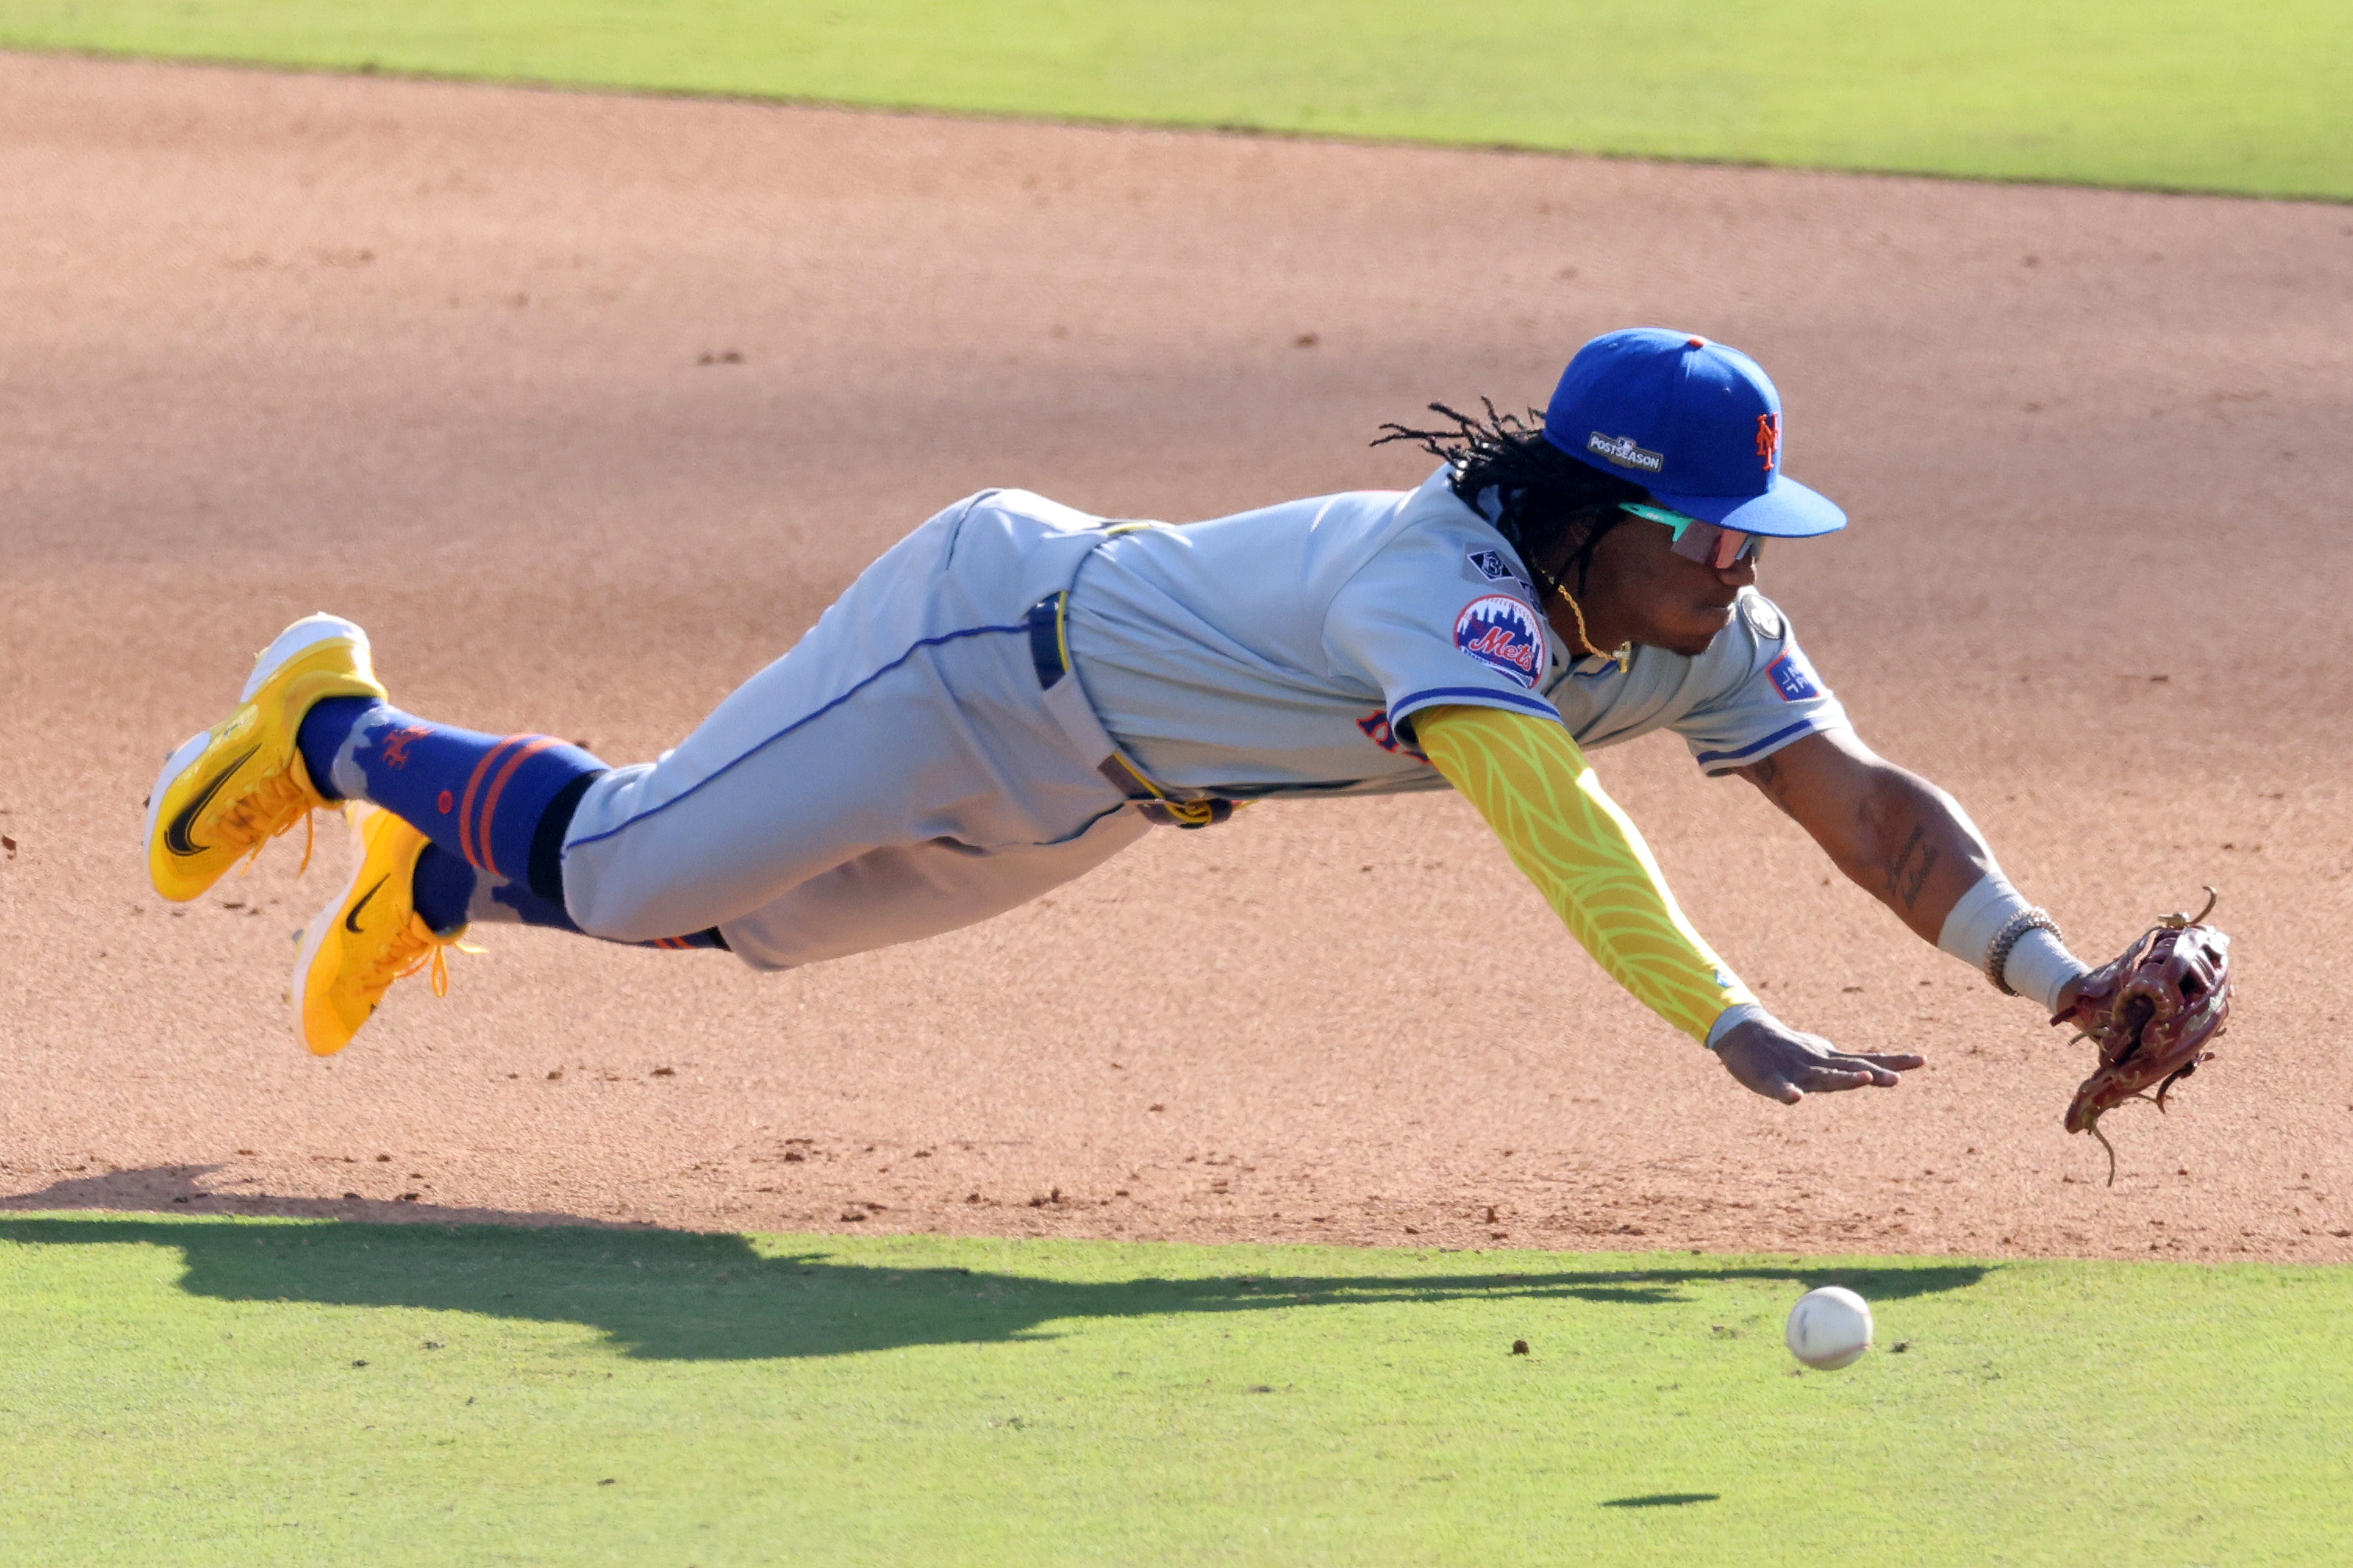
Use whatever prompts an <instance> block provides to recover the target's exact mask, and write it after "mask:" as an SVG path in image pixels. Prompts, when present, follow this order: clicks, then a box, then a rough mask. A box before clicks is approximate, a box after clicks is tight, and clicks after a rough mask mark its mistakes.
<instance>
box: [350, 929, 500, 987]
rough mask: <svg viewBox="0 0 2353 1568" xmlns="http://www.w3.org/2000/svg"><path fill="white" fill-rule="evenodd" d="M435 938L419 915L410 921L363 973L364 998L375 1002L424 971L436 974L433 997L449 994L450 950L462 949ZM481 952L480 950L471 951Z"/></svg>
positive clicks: (361, 984)
mask: <svg viewBox="0 0 2353 1568" xmlns="http://www.w3.org/2000/svg"><path fill="white" fill-rule="evenodd" d="M458 945H459V944H458V943H456V942H445V941H443V940H442V939H441V938H439V937H438V936H435V935H434V934H433V932H432V931H431V930H430V929H429V928H428V927H427V925H426V923H425V922H424V921H421V920H419V919H417V917H416V916H415V915H411V916H409V917H408V926H407V929H406V930H405V931H401V932H400V933H399V934H398V935H396V936H395V937H394V938H393V939H392V941H391V942H388V943H386V944H385V950H384V952H382V953H380V954H379V955H377V957H376V959H375V962H374V963H370V964H369V965H368V966H367V967H366V968H365V969H364V970H362V971H361V972H360V981H359V992H360V994H361V995H363V996H364V997H366V998H367V999H368V1000H369V1001H371V1002H374V1001H377V1000H380V999H381V998H382V997H383V995H384V994H385V992H387V991H389V990H391V989H392V983H393V982H394V981H396V980H406V979H407V978H408V977H409V976H410V975H412V974H415V973H417V972H418V971H420V970H424V969H428V968H429V969H430V970H432V972H433V994H435V995H436V996H447V995H448V994H449V958H448V952H449V949H451V948H453V947H456V946H458ZM467 951H469V952H478V951H480V950H479V949H468V950H467Z"/></svg>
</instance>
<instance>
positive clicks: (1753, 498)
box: [1544, 327, 1846, 539]
mask: <svg viewBox="0 0 2353 1568" xmlns="http://www.w3.org/2000/svg"><path fill="white" fill-rule="evenodd" d="M1544 433H1545V439H1546V440H1547V441H1550V442H1551V443H1552V444H1553V445H1554V446H1556V447H1559V448H1560V449H1561V450H1562V451H1564V452H1566V453H1567V454H1568V455H1569V456H1570V457H1572V458H1577V460H1578V461H1579V462H1583V463H1588V464H1590V465H1592V466H1593V467H1594V468H1599V469H1600V470H1601V471H1602V472H1603V473H1606V474H1615V475H1617V476H1618V477H1619V478H1620V479H1631V480H1633V481H1634V482H1635V483H1636V484H1639V485H1641V487H1642V488H1643V489H1647V490H1649V491H1650V492H1651V495H1653V496H1655V497H1657V498H1658V501H1659V504H1660V505H1661V506H1665V507H1672V508H1673V509H1674V510H1677V511H1680V512H1683V513H1685V514H1686V515H1688V516H1691V517H1695V518H1698V519H1700V520H1701V521H1704V522H1714V523H1721V524H1722V525H1723V526H1725V528H1737V529H1741V530H1745V531H1747V532H1749V533H1761V534H1765V535H1767V537H1770V538H1774V539H1804V538H1808V537H1810V536H1811V535H1813V534H1817V533H1833V532H1836V531H1838V530H1840V529H1841V528H1844V527H1845V526H1846V513H1845V512H1843V511H1841V510H1839V508H1838V505H1837V503H1836V502H1834V501H1832V500H1831V499H1830V498H1829V497H1827V496H1824V495H1821V494H1820V493H1819V492H1817V491H1814V490H1810V489H1807V488H1806V487H1805V486H1803V485H1801V484H1799V482H1798V481H1797V480H1795V479H1789V478H1788V477H1787V476H1785V475H1784V474H1783V473H1782V472H1781V395H1780V394H1779V393H1778V392H1777V391H1775V390H1774V388H1773V378H1772V377H1770V376H1768V375H1767V374H1765V372H1764V370H1763V368H1762V367H1761V366H1759V365H1758V364H1757V362H1756V361H1755V360H1753V359H1750V358H1749V357H1748V356H1747V355H1746V354H1745V353H1741V352H1740V351H1739V350H1738V349H1734V348H1726V347H1725V345H1724V344H1722V343H1713V342H1708V341H1707V340H1706V339H1705V338H1703V337H1700V336H1697V335H1696V334H1694V333H1691V332H1673V331H1667V330H1666V329H1665V328H1664V327H1632V328H1629V329H1628V330H1627V331H1622V332H1606V333H1604V334H1603V335H1601V336H1600V337H1598V338H1596V339H1594V340H1593V341H1592V342H1589V343H1588V344H1586V345H1585V346H1584V347H1583V348H1581V349H1579V350H1577V357H1576V358H1575V359H1573V360H1570V361H1569V362H1568V369H1567V371H1565V372H1563V373H1562V374H1561V378H1560V386H1559V388H1558V389H1557V390H1556V391H1555V392H1554V393H1553V395H1552V403H1551V404H1550V405H1548V406H1547V407H1546V409H1545V422H1544Z"/></svg>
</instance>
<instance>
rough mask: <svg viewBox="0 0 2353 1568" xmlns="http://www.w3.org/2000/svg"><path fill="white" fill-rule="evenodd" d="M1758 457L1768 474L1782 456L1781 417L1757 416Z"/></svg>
mask: <svg viewBox="0 0 2353 1568" xmlns="http://www.w3.org/2000/svg"><path fill="white" fill-rule="evenodd" d="M1780 456H1781V416H1779V415H1778V414H1759V415H1758V416H1757V458H1758V460H1759V462H1760V463H1761V465H1762V466H1763V468H1764V469H1765V471H1766V472H1767V473H1768V474H1769V473H1771V472H1772V471H1773V465H1774V463H1776V462H1777V461H1778V460H1779V458H1780Z"/></svg>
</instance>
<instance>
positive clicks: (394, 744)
mask: <svg viewBox="0 0 2353 1568" xmlns="http://www.w3.org/2000/svg"><path fill="white" fill-rule="evenodd" d="M431 733H433V729H432V726H430V725H427V724H410V725H407V726H406V727H404V728H402V729H398V730H395V731H393V732H392V733H390V734H389V735H386V736H385V738H384V742H383V746H384V765H385V767H388V768H405V767H406V766H407V765H408V743H409V742H411V741H421V740H423V739H424V738H425V737H426V736H427V735H430V734H431Z"/></svg>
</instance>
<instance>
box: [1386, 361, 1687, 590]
mask: <svg viewBox="0 0 2353 1568" xmlns="http://www.w3.org/2000/svg"><path fill="white" fill-rule="evenodd" d="M1479 401H1480V404H1481V405H1482V406H1483V407H1484V408H1485V409H1486V411H1487V412H1486V416H1485V417H1484V418H1477V417H1473V416H1471V415H1468V414H1464V413H1462V412H1461V411H1460V410H1457V409H1453V408H1449V407H1448V406H1447V405H1445V404H1443V403H1433V404H1431V405H1430V412H1431V413H1432V414H1439V415H1443V416H1445V417H1447V418H1448V419H1451V420H1452V421H1453V422H1454V428H1452V429H1451V430H1418V429H1415V428H1413V427H1412V426H1407V425H1398V424H1387V425H1383V426H1381V428H1382V429H1383V430H1386V431H1388V435H1386V436H1383V437H1380V438H1379V439H1377V440H1376V441H1374V442H1373V445H1374V446H1376V447H1385V446H1387V445H1388V444H1389V443H1390V442H1392V441H1410V442H1412V443H1414V444H1415V445H1416V446H1418V447H1420V448H1421V449H1422V450H1423V451H1425V452H1428V453H1429V454H1430V456H1432V457H1434V458H1438V459H1440V461H1442V462H1444V463H1445V464H1446V465H1447V466H1448V467H1449V468H1451V469H1452V470H1453V472H1452V474H1451V476H1450V477H1449V480H1448V482H1449V483H1450V484H1451V486H1452V487H1453V489H1454V493H1455V494H1456V495H1457V496H1460V497H1461V499H1462V500H1465V501H1467V502H1469V503H1470V504H1471V505H1472V507H1474V508H1475V507H1477V506H1478V505H1479V502H1480V498H1481V497H1482V496H1488V495H1490V494H1491V493H1492V496H1493V505H1494V507H1495V508H1496V516H1495V531H1497V532H1499V533H1501V534H1502V535H1503V536H1504V538H1505V539H1506V540H1509V541H1510V542H1511V545H1512V548H1513V549H1514V550H1516V551H1518V552H1519V553H1520V559H1521V560H1522V561H1524V562H1525V563H1527V568H1528V571H1529V573H1530V574H1531V575H1533V576H1534V577H1535V585H1536V586H1537V587H1538V588H1539V589H1541V590H1542V591H1543V592H1544V593H1545V594H1546V595H1547V596H1549V595H1551V594H1552V593H1553V592H1554V591H1555V590H1556V589H1558V588H1563V587H1567V588H1568V589H1569V590H1570V591H1571V592H1572V593H1575V594H1582V593H1584V592H1585V579H1586V577H1587V575H1588V574H1590V573H1591V571H1592V570H1593V550H1594V546H1596V545H1598V544H1599V543H1600V542H1601V540H1602V536H1603V535H1605V534H1607V533H1608V532H1609V531H1610V530H1611V529H1613V528H1615V527H1617V526H1618V525H1619V524H1620V523H1621V522H1623V521H1626V514H1625V513H1624V512H1622V511H1620V510H1618V504H1619V503H1620V501H1641V500H1649V499H1650V494H1651V492H1650V491H1648V490H1646V489H1643V488H1642V487H1641V486H1640V485H1638V484H1635V483H1634V482H1633V481H1632V480H1630V479H1620V478H1618V477H1617V476H1616V475H1614V474H1606V473H1603V472H1602V471H1601V470H1600V469H1599V468H1594V467H1592V466H1591V465H1590V464H1588V463H1583V462H1579V461H1578V460H1577V458H1572V457H1570V456H1569V455H1568V454H1567V452H1564V451H1562V450H1561V449H1560V448H1559V447H1556V446H1554V445H1553V444H1552V443H1551V442H1550V441H1547V440H1546V439H1545V434H1544V411H1543V410H1542V409H1539V408H1531V409H1529V410H1528V411H1527V415H1526V416H1525V417H1523V416H1520V415H1517V414H1502V413H1498V412H1497V411H1496V408H1495V405H1494V403H1493V400H1491V399H1488V398H1484V397H1482V398H1481V399H1480V400H1479Z"/></svg>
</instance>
